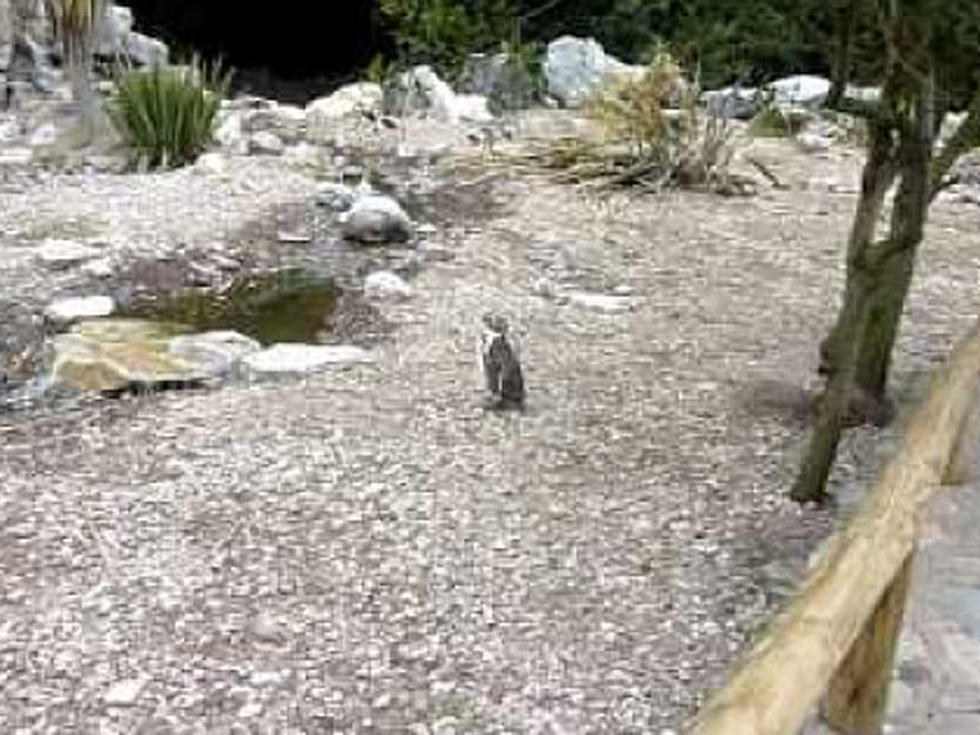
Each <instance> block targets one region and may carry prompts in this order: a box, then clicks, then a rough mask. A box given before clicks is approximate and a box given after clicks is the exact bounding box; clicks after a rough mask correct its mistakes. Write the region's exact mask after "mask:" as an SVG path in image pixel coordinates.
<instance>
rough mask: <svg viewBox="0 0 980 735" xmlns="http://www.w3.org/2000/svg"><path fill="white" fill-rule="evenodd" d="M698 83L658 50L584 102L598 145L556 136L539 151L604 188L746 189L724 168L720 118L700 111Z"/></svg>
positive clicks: (726, 142)
mask: <svg viewBox="0 0 980 735" xmlns="http://www.w3.org/2000/svg"><path fill="white" fill-rule="evenodd" d="M698 97H699V95H698V84H697V82H696V81H690V80H688V79H687V78H686V77H685V75H684V72H683V70H682V69H681V67H680V65H679V64H678V63H677V61H676V60H675V59H674V58H673V57H672V56H671V55H670V54H669V53H667V52H666V51H659V52H658V53H657V54H655V55H654V58H653V60H652V61H651V62H650V64H649V65H648V66H647V68H646V70H645V71H644V73H643V74H642V75H622V76H619V77H618V78H616V79H614V80H612V81H611V82H610V83H609V84H608V85H607V86H606V87H605V88H604V89H603V90H602V91H601V92H600V93H599V94H597V95H596V96H595V97H594V98H593V99H592V100H591V101H590V104H589V105H588V107H587V112H588V114H589V115H590V117H591V118H592V119H593V120H595V121H596V122H597V123H598V124H599V127H600V128H601V129H602V131H603V133H604V135H603V140H602V141H601V142H586V141H581V140H576V139H568V138H565V139H562V140H559V141H557V142H555V143H554V144H553V145H552V146H551V148H550V150H549V151H548V152H547V153H546V154H544V155H542V156H541V159H542V162H543V163H545V165H550V166H552V167H555V168H559V169H562V170H563V172H564V173H565V175H566V176H567V177H569V178H572V179H578V180H581V179H598V180H599V181H600V182H601V183H603V184H606V185H617V186H625V185H629V186H640V187H643V188H648V189H652V190H656V191H659V190H660V189H662V188H663V187H665V186H682V187H688V188H701V189H707V190H710V191H716V192H720V193H725V194H744V193H749V189H750V187H749V184H750V182H749V181H748V180H746V179H744V178H741V177H736V176H734V175H732V174H731V173H730V172H729V170H728V169H729V164H730V162H731V159H732V154H733V152H734V150H733V146H732V142H731V141H732V132H733V131H732V128H731V127H730V125H729V123H728V121H727V120H725V119H723V118H720V117H718V116H715V115H710V114H707V113H705V112H704V111H703V110H702V109H701V107H700V106H699V104H698Z"/></svg>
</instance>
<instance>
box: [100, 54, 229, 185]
mask: <svg viewBox="0 0 980 735" xmlns="http://www.w3.org/2000/svg"><path fill="white" fill-rule="evenodd" d="M230 79H231V74H230V72H227V73H225V74H222V73H221V69H220V63H215V64H214V65H213V66H212V67H211V68H210V70H209V69H208V68H207V67H206V66H202V65H201V64H200V62H199V61H198V59H197V58H196V57H195V58H193V59H192V60H191V63H190V64H189V65H187V66H179V67H178V66H168V67H162V66H157V67H153V68H151V69H146V70H139V71H133V70H128V71H119V72H118V73H117V75H116V92H115V94H114V95H113V96H112V98H111V99H110V100H109V101H108V107H107V111H108V113H109V116H110V119H111V120H112V122H113V125H114V126H115V127H116V129H117V130H118V131H119V133H120V134H121V135H122V136H123V138H124V140H125V141H126V142H127V143H128V144H129V145H130V146H131V147H132V148H133V149H134V151H135V153H136V155H137V156H138V158H139V159H141V160H142V161H144V162H145V164H146V165H147V166H149V167H150V168H157V167H162V168H168V167H178V166H182V165H184V164H186V163H188V162H190V161H193V160H194V159H195V158H196V157H197V155H198V154H200V153H201V152H202V151H203V150H204V148H205V147H206V146H207V145H208V143H210V142H211V138H212V135H213V132H214V124H215V119H216V115H217V112H218V108H219V106H220V103H221V100H222V99H223V98H224V96H225V95H226V93H227V90H228V84H229V82H230Z"/></svg>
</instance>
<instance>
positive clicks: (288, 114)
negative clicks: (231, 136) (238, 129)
mask: <svg viewBox="0 0 980 735" xmlns="http://www.w3.org/2000/svg"><path fill="white" fill-rule="evenodd" d="M242 130H243V131H244V132H246V133H259V132H265V131H268V132H270V133H274V134H275V135H276V136H278V137H279V139H280V140H282V141H283V142H284V143H288V144H290V145H292V144H294V143H298V142H299V141H300V140H302V138H303V136H304V135H305V133H306V110H304V109H303V108H302V107H297V106H295V105H274V106H272V107H266V108H260V109H257V110H248V111H246V112H245V113H244V116H243V117H242Z"/></svg>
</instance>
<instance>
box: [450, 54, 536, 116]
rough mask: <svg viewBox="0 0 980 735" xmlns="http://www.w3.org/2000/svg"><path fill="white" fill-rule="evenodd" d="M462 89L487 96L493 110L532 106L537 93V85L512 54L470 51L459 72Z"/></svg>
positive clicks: (518, 108) (460, 88) (519, 108)
mask: <svg viewBox="0 0 980 735" xmlns="http://www.w3.org/2000/svg"><path fill="white" fill-rule="evenodd" d="M459 91H460V92H465V93H469V94H478V95H482V96H484V97H486V98H487V103H488V105H489V107H490V110H491V111H493V112H498V111H502V110H522V109H526V108H528V107H530V106H531V105H532V104H533V102H534V101H535V99H536V98H537V96H538V85H537V82H536V80H535V79H534V77H533V76H532V74H531V73H530V71H528V69H527V68H525V66H524V65H523V64H522V62H521V61H520V60H519V59H518V58H517V57H515V56H513V55H511V54H506V53H497V54H470V56H469V57H467V59H466V62H465V63H464V65H463V70H462V72H461V73H460V80H459Z"/></svg>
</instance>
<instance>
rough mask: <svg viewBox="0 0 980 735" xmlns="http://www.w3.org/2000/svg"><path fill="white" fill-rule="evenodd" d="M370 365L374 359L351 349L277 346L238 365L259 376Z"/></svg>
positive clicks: (352, 347)
mask: <svg viewBox="0 0 980 735" xmlns="http://www.w3.org/2000/svg"><path fill="white" fill-rule="evenodd" d="M365 362H374V356H373V355H372V354H371V353H370V352H368V351H367V350H365V349H362V348H360V347H356V346H354V345H307V344H293V343H280V344H275V345H272V346H271V347H267V348H266V349H264V350H262V351H260V352H256V353H253V354H251V355H247V356H245V357H244V358H243V359H242V363H243V364H244V365H245V366H246V367H247V368H248V369H249V370H251V371H252V372H255V373H262V374H281V373H308V372H312V371H314V370H318V369H320V368H323V367H327V366H330V365H350V364H355V363H365Z"/></svg>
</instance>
